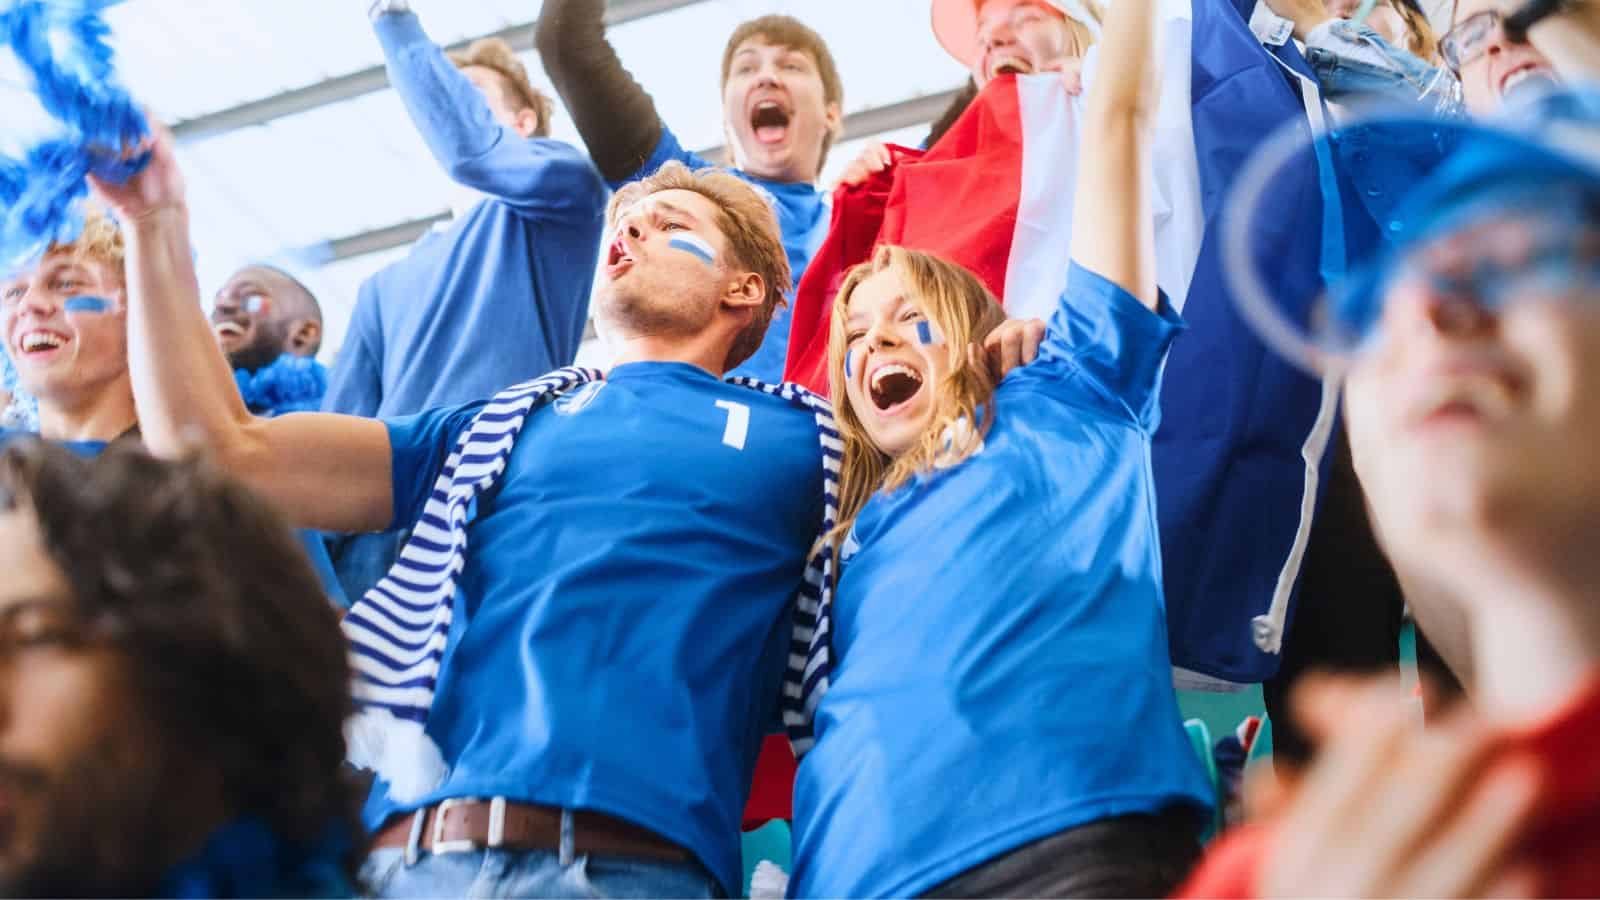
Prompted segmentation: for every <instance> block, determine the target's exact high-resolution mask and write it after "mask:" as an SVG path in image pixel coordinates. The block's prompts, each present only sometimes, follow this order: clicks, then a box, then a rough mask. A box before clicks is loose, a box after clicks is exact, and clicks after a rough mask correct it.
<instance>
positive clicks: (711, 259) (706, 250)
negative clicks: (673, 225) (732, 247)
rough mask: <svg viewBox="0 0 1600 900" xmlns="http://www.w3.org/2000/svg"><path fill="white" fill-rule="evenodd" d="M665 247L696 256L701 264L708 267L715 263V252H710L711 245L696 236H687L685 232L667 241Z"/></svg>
mask: <svg viewBox="0 0 1600 900" xmlns="http://www.w3.org/2000/svg"><path fill="white" fill-rule="evenodd" d="M667 246H668V247H671V248H672V249H674V250H682V251H683V252H685V253H688V254H690V255H693V256H697V257H699V258H700V261H701V262H703V263H705V264H706V265H708V266H713V265H716V263H717V253H716V251H715V250H712V249H711V244H709V243H708V242H707V241H706V239H705V238H703V237H701V236H700V235H698V234H689V233H687V232H682V233H679V234H675V235H673V236H672V239H671V240H669V241H667Z"/></svg>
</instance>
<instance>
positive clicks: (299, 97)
mask: <svg viewBox="0 0 1600 900" xmlns="http://www.w3.org/2000/svg"><path fill="white" fill-rule="evenodd" d="M702 2H704V0H607V2H606V23H607V24H608V25H621V24H623V23H624V22H632V21H634V20H636V19H643V18H645V17H647V16H655V15H660V14H662V13H668V12H672V11H673V10H675V9H681V8H683V7H685V6H693V5H695V4H696V3H702ZM537 25H538V20H534V21H532V22H523V23H520V24H517V25H511V26H508V27H506V28H502V29H500V30H499V31H496V32H493V33H491V34H484V35H479V36H478V37H474V38H468V39H467V40H464V41H459V42H457V43H454V44H451V45H449V46H448V47H446V48H445V49H446V50H447V51H456V50H465V49H466V47H467V45H468V44H471V43H472V42H473V41H476V40H482V39H483V38H500V39H501V40H504V41H505V42H506V43H508V44H510V45H511V46H513V47H517V48H528V47H532V46H533V32H534V28H535V27H537ZM388 86H389V75H388V73H387V72H386V71H385V70H384V68H383V66H372V67H371V68H366V69H362V70H360V71H358V72H351V73H349V74H347V75H338V76H335V77H333V78H328V79H325V80H323V81H319V82H317V83H316V84H312V85H307V86H306V87H302V88H295V89H293V90H288V91H284V92H283V93H281V94H274V95H272V96H270V97H263V98H261V99H260V100H251V101H249V102H246V103H241V104H239V105H238V106H232V107H229V108H227V109H221V110H217V111H216V112H210V113H206V114H204V115H200V116H195V117H194V118H192V119H184V120H182V121H179V122H174V123H172V133H173V135H174V136H176V137H177V139H178V140H179V141H180V142H184V141H197V140H200V139H202V138H208V137H215V136H216V135H219V134H225V133H227V132H230V131H234V130H236V129H239V128H249V127H250V126H252V125H263V124H265V123H267V122H271V121H273V120H274V119H282V118H286V117H288V116H293V115H297V114H299V113H303V112H309V111H310V110H313V109H317V108H318V107H322V106H327V105H329V104H333V103H340V102H343V101H345V100H353V99H355V98H357V97H361V96H364V95H366V94H372V93H376V92H378V91H381V90H384V89H385V88H387V87H388Z"/></svg>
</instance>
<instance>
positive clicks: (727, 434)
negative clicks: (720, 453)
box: [717, 400, 750, 450]
mask: <svg viewBox="0 0 1600 900" xmlns="http://www.w3.org/2000/svg"><path fill="white" fill-rule="evenodd" d="M717 408H718V409H722V410H726V411H727V413H728V425H727V427H726V428H724V429H722V442H723V443H724V444H727V445H728V446H729V447H732V448H733V449H735V450H743V449H744V439H745V437H747V436H748V435H749V434H750V407H748V406H745V405H744V404H743V403H734V402H733V401H732V400H718V401H717Z"/></svg>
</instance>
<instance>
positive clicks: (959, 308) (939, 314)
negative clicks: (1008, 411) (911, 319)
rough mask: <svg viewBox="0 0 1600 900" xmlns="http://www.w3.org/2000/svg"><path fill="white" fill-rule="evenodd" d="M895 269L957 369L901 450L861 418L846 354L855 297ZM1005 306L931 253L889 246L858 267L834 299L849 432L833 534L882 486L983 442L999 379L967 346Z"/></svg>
mask: <svg viewBox="0 0 1600 900" xmlns="http://www.w3.org/2000/svg"><path fill="white" fill-rule="evenodd" d="M888 269H892V270H894V271H895V272H896V273H897V274H898V275H899V276H900V279H901V281H902V283H903V285H904V288H905V291H906V296H907V297H908V298H911V299H912V300H913V301H914V302H915V303H916V304H917V306H918V308H919V309H921V311H922V313H923V315H925V316H927V317H928V319H929V320H930V321H931V322H933V324H934V325H936V326H938V328H939V330H940V332H942V333H943V334H944V338H945V353H947V354H948V358H949V362H950V373H949V374H948V375H947V376H945V378H944V380H943V381H942V382H941V383H939V384H936V385H932V387H934V388H935V393H934V400H933V402H934V413H933V420H932V421H930V422H929V423H928V427H927V428H926V429H924V430H923V433H922V437H921V438H920V439H919V440H918V442H917V445H916V446H915V447H913V448H911V449H910V450H908V451H907V452H905V453H902V454H900V456H898V457H890V456H889V455H888V454H887V453H884V452H883V451H882V450H880V449H878V448H877V446H875V445H874V444H873V443H872V439H871V438H870V437H868V436H867V431H866V428H865V427H864V426H863V425H862V424H861V417H860V416H858V415H857V414H856V411H855V409H853V408H852V407H851V405H850V397H849V394H848V393H847V392H846V391H845V381H846V376H845V374H844V360H845V354H846V350H847V349H848V343H849V342H848V339H847V321H848V319H849V313H850V297H851V295H852V294H853V293H854V292H855V289H856V288H857V287H859V286H860V285H861V283H862V282H863V281H865V280H867V279H868V278H870V277H872V276H873V275H876V274H878V273H879V272H883V271H885V270H888ZM1005 319H1006V314H1005V312H1004V311H1003V310H1002V309H1001V308H1000V303H999V302H998V301H997V300H995V297H994V295H993V294H991V293H989V289H988V288H986V287H984V285H983V282H982V281H979V280H978V278H977V276H975V275H973V274H972V273H971V272H969V271H967V270H966V269H964V268H962V267H961V266H958V265H956V264H954V263H950V262H946V261H944V260H942V259H940V258H938V257H937V256H933V255H932V254H928V253H923V252H921V251H918V250H909V249H907V248H905V247H892V246H887V245H885V246H882V247H879V248H878V249H877V252H875V253H874V254H873V256H872V259H871V261H869V262H864V263H862V264H860V265H858V266H856V267H855V268H853V269H851V270H850V271H849V272H848V273H847V274H846V275H845V279H844V283H843V284H842V285H840V287H839V296H838V297H837V298H835V299H834V301H833V318H832V321H831V323H830V325H829V333H828V382H829V387H830V389H831V392H832V394H833V402H834V418H835V419H836V420H837V422H838V425H839V435H840V437H841V438H843V439H844V461H843V463H842V464H841V466H840V473H839V495H840V496H839V524H838V525H837V526H836V527H835V528H834V530H833V533H832V534H830V535H828V538H827V540H828V541H830V542H832V543H834V544H835V546H837V545H838V542H839V541H841V540H843V538H844V536H845V535H846V534H849V532H850V527H851V526H852V525H854V524H855V519H856V516H857V515H859V514H860V512H861V508H862V507H864V506H866V505H867V500H869V499H870V498H871V497H872V495H873V494H874V493H876V492H878V491H880V490H882V491H892V490H894V489H895V488H897V487H899V486H900V485H902V484H904V483H905V482H906V480H907V479H908V478H910V477H911V476H912V475H914V474H916V473H918V472H927V471H931V470H933V469H934V468H935V467H941V466H951V465H955V464H956V463H959V462H961V461H962V460H964V459H966V458H967V457H969V456H971V455H972V454H973V453H975V452H977V451H978V449H979V448H980V447H981V446H982V443H983V437H984V435H986V434H987V433H988V431H989V426H990V425H991V424H992V423H993V422H994V389H995V384H996V382H995V379H994V376H993V375H991V374H990V372H989V367H988V366H987V365H978V366H974V365H972V363H971V361H970V360H969V359H968V355H967V348H968V347H969V346H970V345H972V344H974V343H982V341H983V339H984V338H985V337H987V336H988V335H989V332H991V331H993V330H994V328H995V326H997V325H999V324H1000V323H1001V322H1004V321H1005Z"/></svg>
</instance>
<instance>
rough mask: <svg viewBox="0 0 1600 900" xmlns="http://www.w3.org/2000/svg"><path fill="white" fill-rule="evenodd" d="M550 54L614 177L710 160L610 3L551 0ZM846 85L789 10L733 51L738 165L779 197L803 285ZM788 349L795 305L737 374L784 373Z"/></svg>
mask: <svg viewBox="0 0 1600 900" xmlns="http://www.w3.org/2000/svg"><path fill="white" fill-rule="evenodd" d="M536 40H537V43H538V47H539V59H540V61H541V62H542V63H543V64H544V68H545V71H546V72H547V73H549V75H550V80H551V81H552V82H554V83H555V86H556V91H557V92H558V93H559V94H560V95H561V99H562V100H563V101H565V102H566V105H567V108H568V109H569V110H571V112H572V117H573V120H574V121H575V122H576V123H577V126H578V132H579V133H580V134H582V135H583V141H584V143H585V144H586V145H587V146H588V148H589V152H590V153H591V154H592V155H593V156H594V161H595V165H596V166H598V167H599V169H600V174H602V175H603V176H605V178H606V180H607V181H609V182H611V184H612V185H613V186H620V185H622V184H625V183H627V182H629V181H633V180H635V179H639V178H644V177H646V176H648V175H650V174H652V173H653V172H655V171H656V170H657V169H659V168H661V166H662V165H663V164H665V163H666V162H668V161H670V160H678V161H680V162H683V163H685V164H687V165H688V166H690V167H691V168H702V167H705V166H707V165H710V164H711V163H709V162H707V161H706V160H704V159H702V158H701V157H699V156H697V155H695V154H694V153H691V152H689V151H688V150H687V149H686V148H685V147H684V146H683V145H682V144H681V143H679V141H678V138H677V136H676V135H674V134H673V133H672V131H671V129H669V128H668V127H667V126H666V125H665V124H664V123H663V122H662V121H661V117H660V116H659V115H658V114H657V113H656V108H655V103H654V102H653V101H652V100H651V99H650V95H649V94H646V93H645V92H644V89H643V88H641V87H640V86H639V84H638V82H636V81H634V79H633V76H631V75H629V74H628V72H627V70H626V69H624V68H623V67H622V62H621V60H619V59H618V58H617V54H616V51H615V50H613V49H612V48H611V45H610V44H609V43H608V42H607V41H606V34H605V3H604V0H545V3H544V6H543V8H542V9H540V11H539V29H538V36H537V39H536ZM843 104H844V85H843V82H842V81H841V80H840V78H839V69H838V67H837V66H836V65H834V61H833V55H832V54H831V53H830V52H829V51H828V46H827V44H825V43H824V42H823V40H822V38H821V36H819V35H818V34H817V33H816V32H815V31H812V30H811V29H810V28H808V27H806V26H805V25H803V24H801V23H800V22H798V21H796V20H794V19H792V18H790V17H788V16H763V17H761V18H759V19H754V20H752V21H749V22H746V23H744V24H743V25H740V26H739V27H738V28H737V29H736V30H735V31H734V33H733V36H732V37H730V38H729V39H728V44H727V47H726V49H725V50H724V51H723V54H722V118H723V131H724V132H725V133H726V134H727V136H728V149H729V153H730V154H731V155H732V160H733V162H734V165H735V169H734V171H735V172H736V173H737V174H738V175H739V176H740V177H742V178H744V179H745V180H747V181H749V182H750V183H751V184H754V185H756V186H757V187H759V188H760V189H761V190H762V191H764V192H765V193H766V195H767V196H768V197H769V198H770V199H771V201H772V203H773V207H774V209H776V211H777V213H778V226H779V228H780V229H781V230H782V232H783V244H784V248H785V249H786V250H787V251H788V257H789V270H790V272H791V273H792V274H793V283H795V284H799V283H800V276H801V275H803V274H804V273H805V269H806V264H807V263H809V262H810V261H811V257H812V254H814V253H815V252H816V250H817V247H818V246H820V245H821V243H822V239H823V237H824V236H825V235H826V234H827V230H828V207H827V205H826V203H825V195H824V194H823V192H822V191H820V190H818V189H817V178H818V177H819V176H820V175H821V172H822V164H823V162H824V161H826V160H827V157H828V150H829V148H830V147H832V145H833V142H834V141H835V140H836V139H837V138H838V136H839V132H840V128H841V127H842V122H843V118H842V112H841V111H842V109H843ZM788 347H789V311H788V308H787V307H785V308H784V309H782V310H780V311H779V312H778V314H777V315H775V316H774V317H773V320H772V327H771V328H769V329H768V330H767V336H766V340H765V341H764V342H763V343H762V345H761V349H760V350H758V351H757V352H756V353H755V355H754V356H752V357H751V358H750V359H749V360H747V361H746V362H745V364H744V365H743V366H742V367H740V368H739V369H738V370H737V371H736V372H735V373H734V374H740V375H749V376H751V377H753V378H760V379H762V380H765V381H773V382H776V381H778V380H779V378H780V377H781V376H782V372H783V362H784V356H785V354H786V353H787V351H788Z"/></svg>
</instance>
